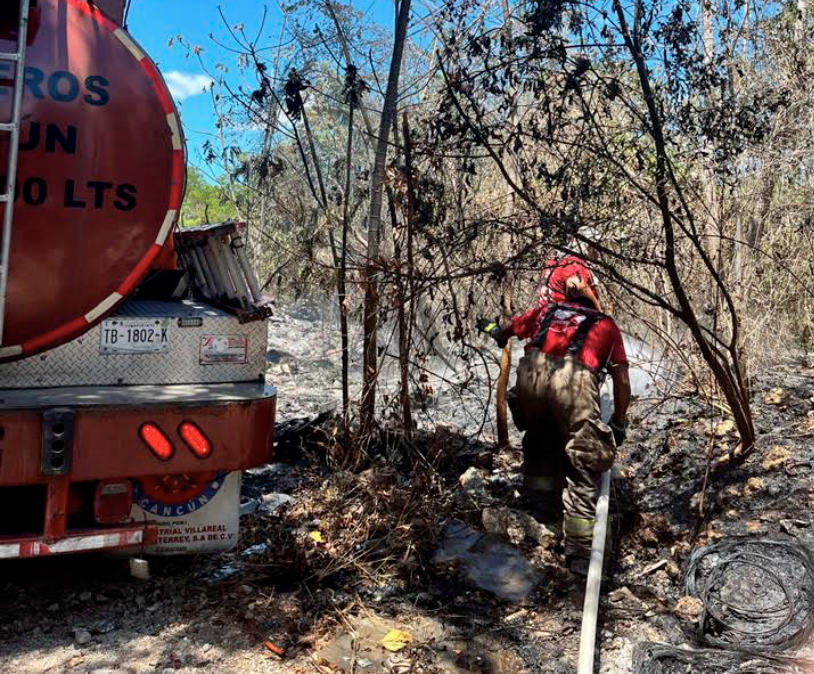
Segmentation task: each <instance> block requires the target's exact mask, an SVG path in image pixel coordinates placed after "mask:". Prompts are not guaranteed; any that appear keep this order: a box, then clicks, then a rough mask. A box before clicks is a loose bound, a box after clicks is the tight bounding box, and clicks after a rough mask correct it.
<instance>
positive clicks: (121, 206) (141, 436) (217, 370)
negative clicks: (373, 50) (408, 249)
mask: <svg viewBox="0 0 814 674" xmlns="http://www.w3.org/2000/svg"><path fill="white" fill-rule="evenodd" d="M123 4H124V1H123V0H99V1H98V2H87V1H86V0H8V1H7V2H3V3H2V6H0V213H2V228H3V229H2V246H0V559H4V558H18V557H36V556H42V555H52V554H59V553H67V552H78V551H85V550H100V549H120V548H126V549H130V550H136V551H143V552H147V553H154V554H177V553H188V552H200V551H208V550H218V549H225V548H229V547H231V546H232V545H234V544H235V542H236V539H237V533H238V522H239V498H240V479H241V471H242V470H243V469H246V468H249V467H252V466H256V465H259V464H262V463H265V462H266V461H268V459H269V458H270V448H271V443H272V433H273V427H274V413H275V400H276V398H275V391H274V388H273V387H271V386H269V385H268V384H267V383H266V381H265V365H266V358H265V353H266V341H267V339H266V329H267V322H266V320H265V319H266V318H267V316H268V315H269V313H270V311H269V309H268V302H267V301H266V300H265V299H264V298H263V297H261V296H260V291H259V289H258V287H257V283H256V280H255V278H254V274H253V273H252V270H251V267H250V265H249V261H248V259H247V256H246V254H245V248H244V244H243V241H244V235H245V228H244V227H243V226H242V225H240V224H236V223H224V224H220V225H216V226H208V227H200V228H198V229H194V230H178V229H177V227H176V223H177V216H178V212H179V209H180V208H181V201H182V198H183V192H184V180H185V145H184V139H183V137H182V131H181V124H180V121H179V118H178V114H177V111H176V109H175V105H174V103H173V100H172V97H171V95H170V93H169V91H168V90H167V87H166V85H165V83H164V81H163V79H162V77H161V75H160V74H159V72H158V70H157V68H156V66H155V64H154V63H153V62H152V61H151V60H150V58H149V57H148V56H147V55H146V54H145V53H144V52H143V51H142V49H141V48H140V47H139V45H138V44H137V43H136V41H135V40H134V39H133V38H132V37H131V36H130V35H129V34H128V33H127V32H126V31H125V30H124V29H123V28H122V27H121V25H120V24H121V20H122V16H121V14H122V5H123Z"/></svg>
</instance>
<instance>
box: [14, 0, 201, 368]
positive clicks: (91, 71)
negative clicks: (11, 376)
mask: <svg viewBox="0 0 814 674" xmlns="http://www.w3.org/2000/svg"><path fill="white" fill-rule="evenodd" d="M4 4H11V3H4ZM14 4H16V3H14ZM114 4H115V3H114ZM3 13H4V10H0V51H3V52H11V51H15V42H14V39H15V35H14V32H15V30H14V29H13V26H16V21H10V20H5V21H4V17H3V16H2V15H3ZM5 18H13V17H5ZM14 68H15V66H14V64H12V63H8V62H0V120H3V121H5V120H8V119H9V118H10V115H11V98H12V97H11V91H12V84H13V81H12V78H13V76H14V70H13V69H14ZM25 83H26V87H25V95H24V102H23V111H22V125H21V135H20V155H19V165H18V171H17V190H16V192H17V193H16V197H15V206H14V224H13V229H12V243H11V259H10V263H9V282H8V301H7V309H6V328H5V336H4V339H3V345H2V348H0V361H3V360H8V359H10V358H16V357H20V356H26V355H30V354H33V353H36V352H38V351H41V350H44V349H48V348H51V347H53V346H56V345H58V344H60V343H62V342H64V341H66V340H68V339H71V338H73V337H76V336H77V335H79V334H81V333H82V332H84V331H86V330H87V329H88V328H89V327H90V326H91V325H93V324H94V323H96V322H98V321H99V320H101V319H102V318H103V317H104V316H106V315H108V314H109V313H110V312H111V311H112V310H113V309H114V308H115V307H116V306H117V305H118V304H119V303H120V302H121V301H122V300H123V299H124V298H125V297H126V296H127V295H128V294H130V293H131V292H132V291H133V289H134V288H135V287H136V285H137V284H138V283H139V282H140V281H141V280H142V278H143V277H144V275H145V274H146V272H147V271H148V270H149V269H150V267H151V266H153V265H154V264H155V262H156V259H157V257H158V255H159V253H160V252H161V250H162V248H163V247H164V246H165V243H166V242H167V237H168V235H169V234H170V232H171V229H172V226H173V225H174V223H175V220H176V214H177V211H178V209H179V208H180V204H181V198H182V195H183V188H184V166H185V157H184V143H183V138H182V135H181V126H180V122H179V119H178V115H177V112H176V109H175V106H174V104H173V101H172V98H171V96H170V94H169V91H168V90H167V87H166V85H165V83H164V81H163V79H162V78H161V76H160V75H159V73H158V70H157V69H156V67H155V65H154V63H153V62H152V61H151V60H150V59H149V58H148V57H147V56H146V54H144V52H143V51H142V50H141V48H140V47H139V46H138V45H137V44H136V43H135V42H134V41H133V39H132V38H131V37H130V36H129V35H128V34H127V33H126V32H125V31H124V30H122V29H121V28H120V27H119V26H118V24H116V23H114V22H113V21H111V20H110V19H109V18H107V16H105V14H103V13H102V12H100V11H99V9H98V8H94V7H92V6H91V5H89V4H88V3H87V2H85V1H84V0H39V2H38V3H37V7H36V9H35V10H33V12H32V17H31V25H30V34H29V40H28V52H27V55H26V60H25ZM7 154H8V135H7V134H3V135H2V137H0V166H2V167H4V166H5V161H4V160H3V158H4V157H6V156H7ZM3 172H4V169H0V180H2V181H5V177H4V176H2V175H1V174H2V173H3ZM0 213H2V207H1V206H0Z"/></svg>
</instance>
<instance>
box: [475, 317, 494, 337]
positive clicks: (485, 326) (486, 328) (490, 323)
mask: <svg viewBox="0 0 814 674" xmlns="http://www.w3.org/2000/svg"><path fill="white" fill-rule="evenodd" d="M475 325H476V326H477V328H478V332H485V333H486V334H487V335H489V336H490V337H494V336H495V335H497V333H498V332H499V331H500V325H498V322H497V319H496V318H495V319H491V318H479V319H478V322H477V323H476V324H475Z"/></svg>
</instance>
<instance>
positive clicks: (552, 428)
mask: <svg viewBox="0 0 814 674" xmlns="http://www.w3.org/2000/svg"><path fill="white" fill-rule="evenodd" d="M479 327H480V328H481V329H482V330H484V331H485V332H486V333H487V334H489V335H490V336H492V337H493V338H494V339H495V341H496V342H497V344H498V346H500V347H503V346H505V345H506V343H507V342H508V340H509V339H510V338H511V337H517V338H519V339H527V340H530V341H529V342H528V343H527V345H526V353H525V355H524V356H523V358H521V360H520V362H519V364H518V366H517V384H516V386H515V387H514V388H513V389H512V390H511V391H510V392H509V406H510V408H511V411H512V416H513V417H514V421H515V424H516V425H517V427H518V429H519V430H521V431H525V435H524V436H523V495H524V499H525V501H526V504H527V506H528V508H529V510H530V512H531V514H532V515H533V516H534V517H535V518H537V519H538V520H539V521H541V522H544V523H548V524H551V523H554V522H558V521H559V520H560V518H562V530H563V534H564V541H565V554H566V562H567V564H568V566H569V568H570V569H571V570H572V571H574V572H577V573H584V572H585V571H586V569H587V559H588V558H589V557H590V549H591V539H592V536H593V527H594V517H595V512H596V502H597V499H598V496H599V483H600V478H601V475H602V473H603V472H604V471H606V470H608V469H609V468H610V467H611V465H612V464H613V459H614V455H615V450H616V448H617V447H619V446H620V445H621V444H622V443H623V442H624V440H625V436H626V432H627V431H626V429H627V408H628V405H629V403H630V380H629V377H628V361H627V356H626V354H625V346H624V343H623V341H622V335H621V333H620V331H619V328H618V327H617V326H616V323H615V322H614V320H613V319H612V318H611V317H609V316H607V315H605V314H603V313H601V312H600V311H597V309H596V308H595V307H594V306H593V302H592V301H591V300H590V299H588V298H587V297H577V298H576V299H572V300H568V301H564V302H553V301H550V300H543V301H541V302H540V304H539V305H538V306H537V307H536V308H534V309H532V310H531V311H528V312H527V313H525V314H522V315H521V316H516V317H515V318H513V319H512V320H511V322H510V323H509V324H508V325H505V326H503V327H499V326H497V325H496V324H495V323H489V322H487V321H481V322H480V323H479ZM605 371H607V372H609V373H610V376H611V378H612V380H613V397H614V412H613V416H612V418H611V420H610V425H607V424H605V423H603V421H602V418H601V414H600V384H601V377H602V376H603V373H604V372H605Z"/></svg>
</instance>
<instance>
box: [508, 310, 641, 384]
mask: <svg viewBox="0 0 814 674" xmlns="http://www.w3.org/2000/svg"><path fill="white" fill-rule="evenodd" d="M559 304H560V306H561V307H562V308H563V311H561V312H558V313H557V314H555V315H554V319H553V320H552V321H551V324H550V325H549V328H548V333H547V334H546V339H545V342H544V343H543V345H542V349H541V350H542V351H543V353H547V354H549V355H552V356H560V357H562V356H565V354H566V352H567V351H568V346H569V345H570V344H571V340H572V338H573V337H574V335H575V333H576V331H577V328H578V327H579V324H580V323H581V322H582V320H584V315H585V314H584V313H576V312H570V311H568V308H569V307H576V308H579V309H580V310H581V311H582V312H585V311H590V310H585V309H583V308H582V307H580V306H579V305H578V304H574V303H570V302H564V303H559ZM550 306H551V305H550V303H549V302H541V303H540V306H538V307H535V308H534V309H532V310H531V311H527V312H526V313H525V314H522V315H520V316H515V317H514V318H513V319H512V322H511V334H512V335H513V336H515V337H517V338H519V339H528V340H533V339H534V338H535V337H537V335H538V334H539V333H540V327H541V326H540V324H541V323H542V321H543V318H545V315H546V313H547V311H548V309H549V307H550ZM529 348H531V342H529V343H528V344H527V345H526V349H529ZM577 360H579V361H580V362H581V363H583V364H584V365H586V366H588V367H589V368H591V369H592V370H594V371H595V372H599V371H600V370H602V369H603V368H605V367H613V366H615V365H622V364H626V363H627V362H628V361H627V354H626V353H625V343H624V341H622V333H621V332H619V328H618V327H617V326H616V323H615V322H614V321H613V319H612V318H610V317H608V316H604V317H603V318H600V319H599V321H598V322H597V323H596V325H594V326H593V327H592V328H591V329H590V330H589V331H588V334H587V336H586V337H585V342H584V343H583V345H582V348H581V349H580V350H579V352H578V353H577Z"/></svg>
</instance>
